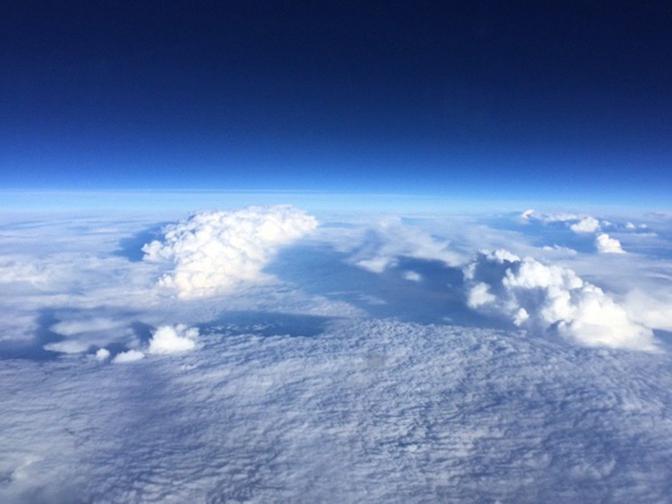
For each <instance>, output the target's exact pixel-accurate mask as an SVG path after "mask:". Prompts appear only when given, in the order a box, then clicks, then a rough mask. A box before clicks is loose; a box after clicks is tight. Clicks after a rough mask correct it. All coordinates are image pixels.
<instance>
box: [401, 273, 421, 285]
mask: <svg viewBox="0 0 672 504" xmlns="http://www.w3.org/2000/svg"><path fill="white" fill-rule="evenodd" d="M403 277H404V278H405V279H406V280H410V281H411V282H419V281H420V280H422V275H421V274H420V273H418V272H417V271H411V270H408V271H404V273H403Z"/></svg>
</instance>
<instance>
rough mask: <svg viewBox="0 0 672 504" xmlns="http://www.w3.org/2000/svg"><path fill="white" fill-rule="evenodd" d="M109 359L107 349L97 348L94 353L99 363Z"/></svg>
mask: <svg viewBox="0 0 672 504" xmlns="http://www.w3.org/2000/svg"><path fill="white" fill-rule="evenodd" d="M109 357H110V351H109V350H108V349H107V348H99V349H98V351H97V352H96V359H98V360H99V361H104V360H107V359H108V358H109Z"/></svg>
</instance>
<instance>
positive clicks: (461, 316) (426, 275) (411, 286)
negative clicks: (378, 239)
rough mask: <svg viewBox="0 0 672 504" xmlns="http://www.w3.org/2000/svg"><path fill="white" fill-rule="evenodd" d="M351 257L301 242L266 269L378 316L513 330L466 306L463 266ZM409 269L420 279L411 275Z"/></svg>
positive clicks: (311, 290)
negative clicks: (382, 266) (375, 265)
mask: <svg viewBox="0 0 672 504" xmlns="http://www.w3.org/2000/svg"><path fill="white" fill-rule="evenodd" d="M348 257H349V256H348V255H347V254H344V253H342V252H338V251H335V250H333V249H332V248H331V247H328V246H326V245H325V246H321V247H320V246H310V247H309V246H305V245H297V246H293V247H288V248H286V249H284V250H282V251H280V253H278V255H277V256H276V257H275V259H274V260H273V261H272V262H271V263H270V264H269V265H268V266H267V267H266V268H265V271H266V272H268V273H272V274H274V275H275V276H276V277H278V278H280V279H281V280H283V281H286V282H289V283H292V284H294V285H296V286H297V287H299V288H301V289H302V290H303V291H305V292H307V293H309V294H314V295H320V296H324V297H326V298H328V299H332V300H340V301H345V302H347V303H350V304H352V305H354V306H356V307H357V308H360V309H362V310H363V311H365V312H366V313H368V314H369V315H370V316H372V317H376V318H396V319H398V320H401V321H405V322H416V323H423V324H430V323H436V324H445V323H448V322H449V323H452V324H457V325H464V326H478V327H490V328H498V329H504V328H507V329H508V328H510V325H509V324H508V323H505V322H501V321H497V320H492V319H490V318H486V317H485V316H483V315H481V314H478V313H475V312H474V311H473V310H471V309H469V308H468V307H467V306H466V303H465V299H464V288H463V282H464V279H463V273H462V270H461V269H460V268H455V267H451V266H448V265H446V264H445V263H443V262H442V261H437V260H428V259H417V258H412V257H404V256H401V257H397V258H396V264H395V265H393V266H389V267H388V268H387V269H386V270H385V271H383V272H382V273H374V272H371V271H368V270H366V269H363V268H360V267H358V266H354V265H352V264H349V263H348ZM408 272H414V273H416V274H419V275H420V279H419V280H409V279H407V274H408Z"/></svg>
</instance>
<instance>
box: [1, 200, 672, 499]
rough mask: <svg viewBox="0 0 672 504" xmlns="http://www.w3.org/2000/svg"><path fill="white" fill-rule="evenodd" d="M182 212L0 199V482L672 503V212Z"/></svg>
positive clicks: (26, 489)
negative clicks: (17, 206)
mask: <svg viewBox="0 0 672 504" xmlns="http://www.w3.org/2000/svg"><path fill="white" fill-rule="evenodd" d="M165 217H166V212H162V213H161V217H160V218H159V217H158V216H155V215H153V214H145V215H136V216H130V215H129V216H127V217H125V216H115V217H104V216H103V217H94V216H87V215H75V216H73V215H67V216H66V215H63V216H49V217H46V218H37V217H35V215H18V216H17V215H5V216H0V287H2V288H1V289H0V382H1V383H2V388H0V411H1V412H2V413H1V414H0V432H2V433H3V435H2V436H0V501H1V502H3V503H4V502H7V503H10V504H14V503H16V504H29V503H30V504H46V503H50V504H74V503H79V502H95V503H100V504H103V503H118V502H124V503H138V504H140V503H149V502H162V503H176V504H177V503H183V502H193V503H207V504H212V503H220V502H257V503H269V502H278V503H280V502H332V501H333V502H346V503H347V502H399V503H408V502H412V503H415V502H417V503H424V502H467V503H469V502H497V501H499V502H517V503H518V502H565V501H568V502H667V501H668V500H669V481H670V479H672V469H671V468H670V464H669V454H670V453H671V452H672V410H671V408H672V406H671V405H672V360H671V358H670V355H671V354H670V351H671V349H672V348H671V346H670V344H671V342H672V332H671V331H672V311H671V310H670V309H669V306H671V305H672V274H671V273H670V271H672V219H670V216H669V215H665V214H655V215H654V214H651V215H643V216H642V215H639V216H638V215H628V216H627V217H619V216H589V215H587V214H585V213H577V212H566V213H558V212H556V213H553V214H551V213H549V214H537V213H536V212H534V211H526V212H524V213H523V214H520V213H514V214H499V215H473V216H469V215H460V216H454V215H418V214H414V215H413V216H405V215H402V214H395V215H362V214H358V215H355V214H347V213H343V212H339V213H327V212H322V213H320V214H319V216H313V215H311V214H310V213H308V212H306V211H303V210H300V209H298V208H295V207H292V206H286V205H279V206H278V205H271V206H256V207H246V208H238V209H224V210H208V211H200V212H196V213H193V214H191V216H186V217H185V216H184V215H172V217H171V218H169V219H168V221H169V222H168V223H166V218H165ZM318 217H319V224H318ZM607 233H609V234H608V235H607ZM622 251H625V253H623V252H622ZM605 252H608V253H605ZM614 252H615V253H614Z"/></svg>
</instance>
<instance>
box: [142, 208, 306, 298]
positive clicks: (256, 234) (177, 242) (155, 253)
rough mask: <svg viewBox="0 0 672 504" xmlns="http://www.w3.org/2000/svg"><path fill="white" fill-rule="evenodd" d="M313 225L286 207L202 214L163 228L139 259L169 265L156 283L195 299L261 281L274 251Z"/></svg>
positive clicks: (296, 211) (301, 213)
mask: <svg viewBox="0 0 672 504" xmlns="http://www.w3.org/2000/svg"><path fill="white" fill-rule="evenodd" d="M316 226H317V220H316V219H315V218H314V217H312V216H310V215H307V214H306V213H305V212H303V211H301V210H298V209H296V208H294V207H291V206H286V205H276V206H269V207H248V208H244V209H240V210H232V211H211V212H202V213H198V214H195V215H193V216H191V217H189V218H188V219H186V220H183V221H181V222H178V223H176V224H170V225H168V226H166V227H165V228H164V229H163V235H164V237H163V240H155V241H152V242H151V243H148V244H146V245H145V246H144V247H143V248H142V250H143V252H144V253H145V256H144V260H145V261H151V262H155V263H160V264H164V265H168V266H169V267H171V269H170V270H169V271H168V272H166V273H165V274H164V275H163V276H162V277H161V278H160V279H159V285H161V286H165V287H169V288H173V289H175V290H176V291H177V293H178V296H179V297H183V298H197V297H204V296H209V295H214V294H218V293H222V292H226V291H228V290H231V289H232V288H233V287H234V286H235V285H236V284H237V283H238V282H240V281H244V280H260V279H263V278H264V277H265V276H266V275H264V274H263V273H261V269H262V268H263V267H264V265H265V264H266V263H267V262H268V261H269V260H270V259H271V258H272V257H273V255H274V254H275V252H276V251H277V249H278V248H279V247H280V246H281V245H284V244H288V243H290V242H292V241H294V240H296V239H297V238H300V237H301V236H303V235H304V234H305V233H307V232H309V231H311V230H313V229H314V228H315V227H316Z"/></svg>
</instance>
